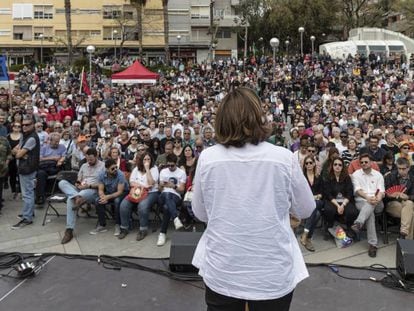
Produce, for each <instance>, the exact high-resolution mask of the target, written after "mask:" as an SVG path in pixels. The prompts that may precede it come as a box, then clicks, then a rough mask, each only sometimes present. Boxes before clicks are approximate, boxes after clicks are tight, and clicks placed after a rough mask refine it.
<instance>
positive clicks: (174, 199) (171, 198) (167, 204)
mask: <svg viewBox="0 0 414 311" xmlns="http://www.w3.org/2000/svg"><path fill="white" fill-rule="evenodd" d="M180 201H181V198H180V197H178V196H176V195H175V194H174V193H171V192H162V193H161V195H160V197H159V202H160V205H161V207H162V211H163V217H162V223H161V230H160V232H161V233H167V229H168V225H169V223H170V219H171V218H172V219H174V218H175V217H177V216H178V211H177V206H178V204H179V203H180Z"/></svg>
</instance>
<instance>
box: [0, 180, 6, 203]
mask: <svg viewBox="0 0 414 311" xmlns="http://www.w3.org/2000/svg"><path fill="white" fill-rule="evenodd" d="M6 179H7V178H6V177H5V176H3V177H0V210H1V209H2V208H3V187H4V184H5V182H6Z"/></svg>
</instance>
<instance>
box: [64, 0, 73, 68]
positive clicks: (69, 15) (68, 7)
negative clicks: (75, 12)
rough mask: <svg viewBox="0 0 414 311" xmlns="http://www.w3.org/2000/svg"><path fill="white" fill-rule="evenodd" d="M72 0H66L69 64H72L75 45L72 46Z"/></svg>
mask: <svg viewBox="0 0 414 311" xmlns="http://www.w3.org/2000/svg"><path fill="white" fill-rule="evenodd" d="M71 9H72V8H71V3H70V0H65V20H66V37H67V48H68V64H69V66H70V65H71V64H72V58H73V46H72V12H71Z"/></svg>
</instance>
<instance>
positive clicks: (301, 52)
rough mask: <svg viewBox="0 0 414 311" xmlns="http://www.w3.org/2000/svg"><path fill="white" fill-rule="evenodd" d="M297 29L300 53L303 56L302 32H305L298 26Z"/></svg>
mask: <svg viewBox="0 0 414 311" xmlns="http://www.w3.org/2000/svg"><path fill="white" fill-rule="evenodd" d="M298 31H299V33H300V55H301V56H303V33H304V32H305V28H303V27H299V28H298Z"/></svg>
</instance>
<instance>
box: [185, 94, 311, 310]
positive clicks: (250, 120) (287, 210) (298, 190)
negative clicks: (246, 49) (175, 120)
mask: <svg viewBox="0 0 414 311" xmlns="http://www.w3.org/2000/svg"><path fill="white" fill-rule="evenodd" d="M215 133H216V139H217V143H218V144H217V145H215V146H211V147H210V148H207V149H205V150H204V151H203V152H202V153H201V154H200V157H199V160H198V165H197V169H196V174H195V179H194V195H193V200H192V205H193V212H194V214H195V216H196V217H197V219H199V220H200V221H203V222H206V223H207V229H206V230H205V232H204V233H203V236H202V237H201V239H200V241H199V243H198V246H197V250H196V252H195V254H194V258H193V265H194V266H196V267H198V268H199V273H200V275H201V276H202V277H203V280H204V282H205V284H206V303H207V305H208V310H210V311H216V310H244V307H245V305H246V303H247V304H248V305H249V307H250V310H289V307H290V302H291V299H292V295H293V291H294V289H295V287H296V285H297V284H298V283H299V282H300V281H302V280H303V279H305V278H306V277H307V276H308V272H307V270H306V266H305V264H304V261H303V257H302V254H301V252H300V249H299V245H298V243H297V240H296V237H295V235H294V233H293V231H292V229H291V228H290V221H289V214H292V215H294V216H295V217H298V218H307V217H309V216H310V215H311V213H312V212H313V210H314V208H315V200H314V198H313V194H312V191H311V189H310V187H309V185H308V182H307V181H306V179H305V177H304V175H303V173H302V170H301V168H300V166H299V163H298V161H297V159H296V158H295V157H294V156H293V154H292V152H290V151H289V150H287V149H285V148H282V147H276V146H274V145H272V144H269V143H267V142H265V141H266V139H267V138H268V135H269V133H270V127H269V125H268V124H266V119H265V115H264V112H263V110H262V108H261V102H260V99H259V97H258V96H257V95H256V94H255V93H254V92H253V91H252V90H250V89H248V88H238V89H235V90H233V91H232V92H230V93H229V94H228V95H227V96H226V97H225V98H224V99H223V101H222V103H221V104H220V106H219V108H218V111H217V117H216V127H215Z"/></svg>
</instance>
